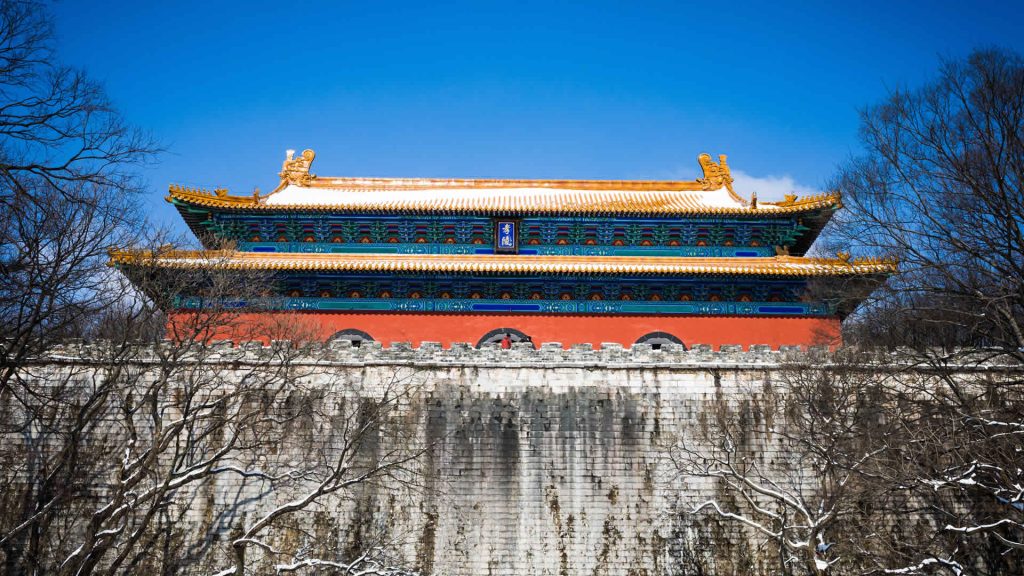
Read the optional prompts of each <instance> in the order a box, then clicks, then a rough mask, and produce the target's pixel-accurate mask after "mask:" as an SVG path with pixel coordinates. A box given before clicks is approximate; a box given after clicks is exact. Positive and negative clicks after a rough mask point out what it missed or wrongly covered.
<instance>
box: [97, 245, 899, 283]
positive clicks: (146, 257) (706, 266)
mask: <svg viewBox="0 0 1024 576" xmlns="http://www.w3.org/2000/svg"><path fill="white" fill-rule="evenodd" d="M111 262H112V263H113V264H115V265H121V266H153V267H156V268H172V269H173V268H212V269H227V270H267V271H278V270H281V271H301V270H309V271H321V272H330V271H338V272H411V273H422V272H438V273H477V274H631V275H632V274H635V275H670V276H671V275H679V276H686V275H728V276H746V275H756V276H794V277H811V276H859V275H870V274H891V273H893V272H895V270H896V263H895V262H893V261H890V260H883V259H855V260H850V259H849V258H848V257H846V256H845V255H841V257H840V258H805V257H797V256H775V257H769V258H683V257H678V258H676V257H622V256H534V255H514V254H513V255H438V254H429V255H423V254H306V253H254V252H235V251H215V250H206V251H163V252H159V253H156V254H154V253H152V252H145V251H132V250H122V251H115V252H113V253H112V254H111Z"/></svg>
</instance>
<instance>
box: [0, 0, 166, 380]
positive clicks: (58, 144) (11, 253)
mask: <svg viewBox="0 0 1024 576" xmlns="http://www.w3.org/2000/svg"><path fill="white" fill-rule="evenodd" d="M50 20H51V17H50V14H49V11H48V9H47V6H46V5H45V4H43V3H40V2H33V1H22V0H0V334H2V337H0V393H2V392H3V391H4V390H5V388H6V386H7V385H8V380H9V379H10V377H11V374H12V373H13V371H14V370H16V369H17V367H18V366H20V364H21V363H22V362H23V361H25V360H26V359H27V358H29V357H31V356H32V355H33V354H36V353H38V352H40V351H42V350H44V349H45V348H46V347H47V346H49V345H51V344H53V343H55V342H59V341H60V340H61V339H63V338H67V337H68V336H70V335H73V334H74V333H75V332H76V331H78V330H80V329H81V328H82V327H83V326H84V325H86V324H88V323H89V322H90V321H91V318H92V317H93V316H94V315H95V314H96V313H97V312H98V311H100V310H102V309H104V308H105V307H107V306H109V305H110V303H111V301H112V298H113V297H114V296H116V294H112V293H111V291H110V290H109V289H108V286H107V282H108V280H109V278H110V276H111V274H110V271H109V270H108V269H107V267H106V260H107V252H108V250H109V249H111V248H115V247H118V246H123V245H126V244H130V243H132V239H133V238H134V237H135V235H136V234H137V232H138V231H139V230H141V229H143V228H144V226H143V225H142V223H141V219H140V218H139V217H138V212H137V211H136V210H135V206H134V197H135V193H136V192H138V190H139V186H138V180H137V178H136V176H135V174H134V172H133V171H132V168H133V167H134V166H136V165H138V164H139V163H141V162H145V161H147V160H148V159H150V158H151V157H152V155H153V153H154V152H155V146H154V144H153V143H152V142H151V141H150V140H149V139H148V138H146V137H145V136H144V135H143V134H142V133H141V132H139V131H138V130H136V129H133V128H131V127H130V126H129V125H128V124H127V123H126V122H125V121H124V120H123V118H122V117H121V116H120V114H118V112H117V111H116V110H115V109H114V108H113V107H112V106H111V104H110V102H109V100H108V98H107V97H106V95H105V93H104V91H103V89H102V87H101V86H100V85H99V84H97V83H95V82H93V81H92V80H90V79H89V78H88V76H87V75H86V74H85V73H84V72H82V71H79V70H74V69H72V68H68V67H65V66H61V65H60V64H58V63H57V62H58V60H57V59H56V57H55V54H54V50H53V46H52V44H53V38H52V28H51V25H50Z"/></svg>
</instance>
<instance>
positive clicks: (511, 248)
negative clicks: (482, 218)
mask: <svg viewBox="0 0 1024 576" xmlns="http://www.w3.org/2000/svg"><path fill="white" fill-rule="evenodd" d="M495 228H496V238H495V245H494V251H495V252H515V251H516V249H517V248H518V245H517V238H516V236H517V235H516V222H515V221H514V220H498V221H497V222H495Z"/></svg>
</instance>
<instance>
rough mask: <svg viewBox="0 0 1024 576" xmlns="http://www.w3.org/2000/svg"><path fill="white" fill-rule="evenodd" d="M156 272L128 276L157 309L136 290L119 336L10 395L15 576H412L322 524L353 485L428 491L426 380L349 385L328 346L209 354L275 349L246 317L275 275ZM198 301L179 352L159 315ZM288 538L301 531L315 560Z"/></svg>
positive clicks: (2, 496) (66, 351)
mask: <svg viewBox="0 0 1024 576" xmlns="http://www.w3.org/2000/svg"><path fill="white" fill-rule="evenodd" d="M147 262H150V263H151V262H152V260H151V259H149V256H148V254H146V253H140V261H139V262H138V263H136V264H135V265H134V266H133V267H132V269H133V271H132V273H131V275H132V280H133V282H134V283H135V285H136V286H140V287H141V288H142V289H143V292H144V293H145V294H148V295H150V298H140V297H138V296H136V295H135V294H134V293H133V292H129V291H127V290H125V291H122V292H121V293H122V294H126V296H125V297H124V299H123V301H122V302H121V305H122V306H121V307H120V308H112V309H111V310H110V312H111V314H110V316H111V317H114V318H116V319H117V322H118V324H117V325H114V324H113V322H111V321H108V322H106V323H101V324H100V326H99V328H100V329H101V330H102V331H103V333H104V335H106V336H107V337H108V339H106V340H102V341H96V342H93V343H90V344H75V345H69V346H64V347H60V348H56V349H55V350H58V351H60V354H58V355H57V356H54V355H53V354H52V353H50V354H47V355H45V356H42V357H34V358H31V359H28V360H27V361H25V362H23V363H22V364H21V366H19V368H18V369H17V370H15V371H14V372H13V373H12V375H11V378H10V382H9V386H8V388H7V391H6V393H5V394H3V395H0V414H3V415H4V418H3V422H2V424H0V440H2V441H0V463H2V464H3V466H0V470H2V471H0V553H2V561H3V566H4V568H3V572H4V573H6V574H23V573H24V574H27V573H54V574H111V575H113V574H134V573H140V572H147V573H152V572H160V573H173V572H177V571H187V572H189V573H196V572H197V571H200V570H202V569H203V568H204V567H208V568H210V570H211V571H213V570H214V566H216V565H217V564H222V565H223V564H229V565H231V568H230V570H229V571H231V572H234V573H238V574H244V573H263V572H265V571H267V570H277V571H280V572H298V571H302V570H309V571H319V572H321V573H322V572H324V571H328V570H331V569H334V570H336V571H341V570H342V569H343V568H344V569H345V570H348V571H349V573H351V572H354V571H355V569H356V568H358V569H359V570H361V571H363V572H366V573H385V571H389V572H388V573H395V574H398V573H401V571H400V570H399V569H398V568H391V566H392V565H400V560H397V559H395V557H394V556H393V552H394V548H393V544H394V542H393V541H392V539H389V538H387V537H382V538H381V539H380V540H379V541H376V542H370V541H369V540H368V541H367V542H365V543H364V545H362V546H360V547H358V548H355V549H352V550H339V548H338V545H337V540H336V538H335V539H334V540H332V539H331V538H330V535H329V534H327V535H325V534H323V533H320V532H317V530H315V529H314V528H313V526H312V524H313V523H312V522H311V521H310V517H311V513H310V510H311V509H314V508H317V507H318V506H322V505H323V501H324V500H325V499H327V498H329V497H335V498H338V497H341V496H346V495H350V494H349V493H351V491H352V490H354V489H355V488H357V487H358V488H362V489H365V488H366V487H367V486H370V485H374V486H379V487H380V489H381V490H382V491H391V492H392V493H394V492H395V491H396V490H399V489H404V490H412V489H415V488H416V487H417V486H418V482H417V476H416V474H415V471H414V470H412V469H411V468H410V466H409V465H410V463H412V462H413V461H414V460H415V459H416V458H417V457H418V456H419V455H420V454H421V453H422V451H423V449H422V448H420V447H418V444H417V441H416V438H415V437H414V436H415V435H414V433H413V430H412V429H411V428H410V427H409V423H408V422H407V421H406V420H405V419H404V417H403V416H402V414H403V411H406V412H407V410H408V408H409V405H410V403H411V402H413V398H414V394H415V391H416V387H415V385H414V383H413V382H412V381H411V380H412V377H413V376H414V373H409V374H407V375H399V374H392V375H390V377H389V378H384V379H373V378H371V379H367V380H365V381H363V380H345V379H337V378H331V377H330V375H331V372H330V370H331V365H330V362H329V360H328V359H326V358H325V357H324V354H326V353H327V351H326V350H324V349H323V347H322V346H309V345H306V346H303V345H299V344H297V343H296V344H293V343H290V342H277V343H273V344H272V345H271V346H269V347H263V346H259V345H257V348H253V347H252V346H247V347H245V348H239V347H232V346H231V344H230V343H226V344H215V343H211V342H210V341H209V336H210V335H211V334H218V333H221V332H222V331H223V328H224V327H226V326H230V327H231V329H232V331H233V333H234V334H236V335H237V336H239V337H241V338H243V339H244V338H254V339H255V338H257V337H263V336H265V335H266V334H267V327H266V326H262V325H260V324H259V323H258V318H257V319H256V320H257V322H251V323H250V322H248V321H249V320H250V319H249V318H244V317H243V312H241V311H240V309H239V308H238V307H237V306H235V305H234V304H235V303H236V302H237V301H238V299H244V300H249V301H254V300H258V299H259V298H261V297H262V296H263V295H262V293H261V290H260V288H259V287H260V286H263V285H265V284H266V283H267V282H269V278H267V277H265V276H264V275H262V274H260V273H256V272H252V273H240V272H231V273H225V272H217V271H216V268H217V267H216V263H215V262H209V263H208V265H205V266H199V267H197V268H196V269H194V270H179V271H176V272H175V273H174V274H167V273H166V271H165V270H161V269H159V268H158V267H156V266H147ZM120 280H121V281H126V280H125V279H124V278H121V279H120ZM186 286H187V287H189V288H190V289H191V290H192V291H193V293H196V292H198V293H200V294H202V298H203V305H202V307H198V308H194V309H193V308H188V307H186V308H181V309H178V310H177V312H176V313H175V315H174V318H173V330H174V331H173V334H174V336H175V338H174V339H172V340H162V331H154V330H153V329H152V327H153V326H154V324H160V323H163V322H164V320H165V316H164V315H163V314H162V313H161V311H160V310H161V307H160V305H166V302H162V301H163V300H167V299H174V298H177V295H178V294H180V293H182V292H183V291H184V290H183V289H184V287H186ZM122 288H127V286H122ZM154 320H156V322H154ZM247 325H248V326H249V327H250V328H251V330H252V331H251V333H249V334H248V335H247V334H246V333H245V332H243V331H242V330H243V329H244V327H245V326H247ZM271 328H272V329H280V328H281V327H280V326H274V327H271ZM287 334H289V335H291V336H294V337H295V338H296V342H299V341H301V340H302V338H301V336H302V335H301V333H300V332H298V331H296V329H295V328H294V327H288V332H287ZM145 335H150V336H153V337H155V338H157V339H156V340H153V341H149V342H148V343H147V342H146V341H144V340H143V339H142V338H143V337H144V336H145ZM314 429H317V430H322V432H321V433H319V434H316V435H315V434H313V432H312V431H313V430H314ZM296 454H302V455H304V456H302V457H299V458H297V457H296ZM196 499H203V500H207V501H206V503H205V504H204V513H203V514H199V513H197V512H196V504H194V503H192V502H194V501H195V500H196ZM356 521H357V522H358V521H367V519H357V520H356ZM232 527H234V528H236V529H237V530H239V531H240V532H239V533H238V534H234V535H232V534H231V533H230V529H231V528H232ZM275 530H276V531H278V532H280V531H283V532H284V533H286V534H289V535H291V534H295V533H301V534H303V537H302V539H301V540H302V541H301V545H294V542H293V540H291V539H289V538H285V537H282V536H281V534H280V533H278V534H276V535H275V534H274V531H275ZM218 538H229V540H230V546H229V547H227V548H226V549H218V548H217V547H216V546H214V544H213V543H214V542H216V540H217V539H218ZM279 542H286V543H288V542H292V544H288V545H282V544H280V543H279ZM254 547H255V548H256V551H257V553H250V554H247V553H246V551H247V550H248V549H251V548H254ZM371 569H372V570H375V572H370V570H371Z"/></svg>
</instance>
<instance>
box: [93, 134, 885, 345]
mask: <svg viewBox="0 0 1024 576" xmlns="http://www.w3.org/2000/svg"><path fill="white" fill-rule="evenodd" d="M314 157H315V154H314V152H313V151H312V150H305V151H303V152H302V153H301V155H299V156H295V155H294V153H293V152H291V151H289V152H288V155H287V159H286V160H285V162H284V167H283V169H282V171H281V173H280V177H281V182H280V185H279V186H278V187H277V188H276V189H275V190H274V191H273V192H271V193H269V194H267V195H260V194H259V193H258V192H256V193H254V194H253V195H250V196H233V195H230V194H228V193H227V191H226V190H214V191H212V192H207V191H203V190H195V189H188V188H182V187H178V186H172V187H171V188H170V195H169V196H168V197H167V199H168V201H169V202H171V203H172V204H174V206H175V207H176V208H177V209H178V211H179V212H180V213H181V216H182V218H184V220H185V222H186V223H187V224H188V226H189V227H190V228H191V230H192V231H193V232H194V233H195V234H196V236H197V237H198V238H199V240H200V241H201V242H202V243H203V245H204V246H205V247H207V248H208V249H207V250H204V251H191V252H184V251H177V252H175V251H164V252H159V253H156V254H153V253H150V254H148V256H146V257H144V258H141V259H140V258H139V253H138V252H131V251H124V252H118V253H115V254H114V256H113V260H114V263H115V264H116V265H118V266H120V267H121V269H122V270H124V271H125V272H126V273H127V274H128V276H129V277H133V275H137V274H139V273H140V272H139V270H140V269H141V268H142V267H143V265H145V267H146V268H147V269H153V268H156V269H157V270H160V271H173V270H181V269H192V270H194V269H196V268H203V267H206V268H210V269H213V268H217V269H222V270H227V271H243V270H259V271H265V272H266V273H267V274H268V275H269V278H271V281H269V282H268V287H267V289H268V291H269V293H268V294H267V296H266V297H265V298H260V299H259V300H260V302H259V303H258V304H257V303H254V302H240V303H239V305H240V306H242V307H250V308H251V310H252V312H251V314H252V315H254V316H259V317H270V316H282V315H288V316H289V317H291V318H297V319H299V320H301V322H302V323H303V324H304V325H305V326H307V327H310V329H312V330H314V331H315V332H316V334H317V335H318V337H319V338H322V339H324V340H327V339H330V338H345V339H350V340H353V341H356V342H359V341H361V340H366V339H373V340H377V341H380V342H382V343H383V344H385V345H388V344H390V343H391V342H396V341H406V342H411V343H412V344H413V345H418V343H419V342H422V341H436V342H441V343H442V344H443V345H449V344H450V343H452V342H470V343H473V344H482V343H485V342H487V341H497V340H500V339H502V338H504V336H505V334H508V335H510V337H511V339H512V340H513V341H519V340H525V339H526V338H527V337H529V338H530V340H531V341H532V342H534V343H541V342H561V343H562V344H564V345H570V344H576V343H592V344H594V345H600V344H601V343H603V342H617V343H621V344H623V345H625V346H630V345H632V344H634V343H636V342H650V343H652V344H655V345H657V344H659V343H662V342H668V341H672V342H681V343H684V344H685V345H687V346H689V345H691V344H696V343H701V344H710V345H712V346H715V347H717V346H721V345H723V344H743V345H750V344H769V345H771V346H773V347H777V346H781V345H810V344H832V345H834V344H837V343H838V337H839V323H840V320H841V317H842V316H843V315H844V314H845V313H848V312H849V309H850V307H849V305H848V304H842V303H841V302H840V301H839V300H838V299H834V298H830V297H828V296H827V294H828V293H829V290H828V289H829V288H836V287H838V286H839V285H840V284H843V285H846V284H847V283H851V282H852V283H853V284H857V285H860V286H867V287H870V286H873V285H877V283H878V282H880V281H882V280H884V278H885V277H886V276H887V275H888V274H890V273H892V272H893V271H894V269H895V264H894V263H892V262H888V261H881V260H853V259H850V258H849V257H848V256H846V255H843V254H840V255H839V257H837V258H834V259H826V258H812V257H807V256H805V255H804V254H805V253H806V252H807V250H808V249H809V248H810V246H811V244H812V243H813V242H814V240H815V238H816V237H817V235H818V233H819V232H820V231H821V229H822V227H823V226H824V225H825V224H826V223H827V222H828V220H829V218H830V217H831V216H832V214H833V213H834V212H835V211H836V210H838V209H839V208H840V198H839V195H838V194H824V195H818V196H811V197H804V198H798V197H796V196H792V195H789V196H786V198H785V199H784V200H783V201H781V202H758V200H757V198H756V195H754V194H751V195H750V197H749V198H748V197H745V196H743V195H740V194H737V192H736V191H734V190H733V180H732V177H731V175H730V172H729V166H728V165H727V163H726V157H725V156H720V157H719V160H718V161H717V162H716V161H715V160H714V159H713V158H712V157H711V156H710V155H708V154H701V155H700V156H699V157H698V162H699V164H700V167H701V168H702V170H703V176H702V177H701V178H698V179H696V180H692V181H635V180H629V181H603V180H472V179H432V178H333V177H322V176H316V175H314V174H312V173H311V172H310V167H311V164H312V162H313V159H314ZM225 245H227V246H231V247H232V249H231V250H214V248H218V247H223V246H225ZM136 277H137V276H136ZM171 302H173V304H172V307H174V308H176V309H177V310H185V309H195V308H196V307H201V306H202V304H201V300H200V299H199V298H197V297H196V296H195V295H194V294H190V293H189V292H188V290H187V289H185V290H183V291H182V292H181V293H178V294H175V295H174V297H173V299H172V300H171ZM247 309H248V308H247ZM172 314H173V312H172Z"/></svg>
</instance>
